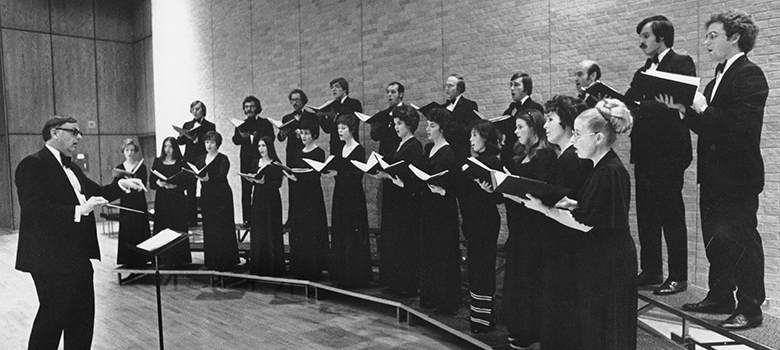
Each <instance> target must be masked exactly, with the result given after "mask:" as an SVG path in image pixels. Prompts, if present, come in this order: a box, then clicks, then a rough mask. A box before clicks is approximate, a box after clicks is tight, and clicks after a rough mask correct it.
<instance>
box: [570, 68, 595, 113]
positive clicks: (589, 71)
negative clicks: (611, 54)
mask: <svg viewBox="0 0 780 350" xmlns="http://www.w3.org/2000/svg"><path fill="white" fill-rule="evenodd" d="M599 79H601V67H599V64H598V63H596V61H591V60H585V61H582V62H580V63H579V64H578V65H577V69H576V70H575V71H574V85H576V86H577V97H579V98H580V100H582V101H583V102H585V104H587V105H588V108H593V107H596V103H598V102H599V99H598V98H597V97H596V96H593V95H591V94H589V93H587V92H586V91H585V89H587V88H588V87H589V86H591V85H592V84H593V83H594V82H596V80H599Z"/></svg>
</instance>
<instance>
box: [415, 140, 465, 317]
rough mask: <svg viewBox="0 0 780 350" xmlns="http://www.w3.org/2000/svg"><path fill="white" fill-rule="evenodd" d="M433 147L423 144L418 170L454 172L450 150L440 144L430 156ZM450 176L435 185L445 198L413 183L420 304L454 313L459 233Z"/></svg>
mask: <svg viewBox="0 0 780 350" xmlns="http://www.w3.org/2000/svg"><path fill="white" fill-rule="evenodd" d="M432 148H433V144H432V143H429V144H427V145H425V155H424V156H423V159H422V160H421V161H420V164H419V168H420V170H422V171H424V172H426V173H428V174H435V173H438V172H441V171H444V170H448V171H449V173H450V174H451V173H454V172H455V171H456V170H458V169H457V165H456V163H455V153H454V151H453V149H452V147H451V146H450V145H449V144H448V145H444V146H442V147H441V148H439V150H438V151H436V153H434V154H433V155H431V149H432ZM453 178H454V175H449V174H448V175H444V176H443V177H442V179H441V180H439V181H437V184H438V185H439V186H441V187H443V188H444V189H445V190H446V195H444V196H441V195H439V194H436V193H433V192H431V190H430V189H429V188H428V186H427V184H425V183H422V182H419V181H418V182H417V184H418V189H419V191H420V193H421V195H420V207H421V208H422V209H423V211H422V212H421V213H420V216H421V224H420V279H419V283H420V305H421V306H422V307H428V308H431V307H433V308H436V309H438V311H439V312H442V313H455V312H457V311H458V308H459V307H460V260H461V254H460V234H459V230H458V204H457V202H456V199H455V194H454V193H453V192H455V182H454V180H453Z"/></svg>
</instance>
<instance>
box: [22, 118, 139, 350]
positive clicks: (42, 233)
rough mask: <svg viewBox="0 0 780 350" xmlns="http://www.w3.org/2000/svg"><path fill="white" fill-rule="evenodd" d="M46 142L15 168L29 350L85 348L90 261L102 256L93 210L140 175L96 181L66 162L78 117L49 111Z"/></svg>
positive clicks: (91, 312)
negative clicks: (32, 294)
mask: <svg viewBox="0 0 780 350" xmlns="http://www.w3.org/2000/svg"><path fill="white" fill-rule="evenodd" d="M41 134H42V136H43V140H44V141H45V146H44V147H43V149H41V150H40V151H38V152H36V153H33V154H31V155H29V156H27V157H25V158H24V159H23V160H22V161H21V162H20V163H19V165H18V166H17V168H16V174H15V182H16V189H17V194H18V196H19V205H20V207H21V222H20V225H19V246H18V249H17V252H16V269H17V270H20V271H24V272H29V273H30V275H31V276H32V279H33V282H34V283H35V290H36V292H37V294H38V302H39V303H40V306H39V307H38V313H37V315H36V316H35V321H34V322H33V326H32V332H31V333H30V340H29V344H28V348H29V349H57V348H58V346H59V342H60V336H61V335H62V334H63V332H64V333H65V344H64V345H65V346H64V348H65V349H66V350H71V349H89V348H90V347H91V344H92V332H93V328H94V324H95V293H94V286H93V282H92V279H93V273H92V271H93V270H92V263H91V262H90V259H100V248H99V246H98V240H97V230H96V228H95V215H94V210H95V209H97V208H99V207H101V206H102V205H104V204H106V203H108V202H109V201H112V200H114V199H117V198H119V197H120V196H121V195H122V193H123V191H126V192H129V191H130V190H142V189H143V188H144V187H143V183H142V182H141V180H140V179H121V180H119V181H118V182H117V183H116V184H110V185H107V186H102V187H101V186H100V185H98V184H96V183H95V182H93V181H92V180H90V179H88V178H87V177H86V176H85V175H84V173H83V172H82V170H81V168H80V167H79V166H78V165H76V164H71V156H73V154H74V153H75V152H76V149H77V148H78V144H79V141H80V140H81V137H82V133H81V131H79V126H78V124H77V123H76V119H73V118H71V117H66V116H55V117H53V118H51V119H49V120H48V121H46V123H45V124H44V126H43V130H42V132H41Z"/></svg>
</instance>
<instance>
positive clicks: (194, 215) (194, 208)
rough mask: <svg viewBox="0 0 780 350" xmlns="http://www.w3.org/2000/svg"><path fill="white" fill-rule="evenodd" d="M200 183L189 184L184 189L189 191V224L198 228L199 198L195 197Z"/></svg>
mask: <svg viewBox="0 0 780 350" xmlns="http://www.w3.org/2000/svg"><path fill="white" fill-rule="evenodd" d="M197 187H198V182H197V181H192V182H188V183H187V187H184V189H185V190H186V191H187V223H188V224H189V225H190V226H198V197H197V196H196V195H195V191H196V190H197Z"/></svg>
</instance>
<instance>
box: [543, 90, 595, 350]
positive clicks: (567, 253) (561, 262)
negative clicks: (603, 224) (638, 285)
mask: <svg viewBox="0 0 780 350" xmlns="http://www.w3.org/2000/svg"><path fill="white" fill-rule="evenodd" d="M586 109H588V106H587V105H586V104H585V102H583V101H582V100H580V99H578V98H575V97H571V96H565V95H556V96H554V97H553V98H552V99H550V100H549V101H547V103H545V110H546V111H547V122H546V123H545V124H544V128H545V130H546V131H547V140H548V141H549V142H550V143H551V144H553V145H555V146H557V148H556V154H557V155H558V159H557V161H556V163H555V170H554V172H553V175H552V176H551V182H550V183H551V184H552V185H557V186H560V187H564V188H568V189H570V190H571V193H570V194H569V195H568V197H569V198H572V199H575V200H576V199H578V198H579V196H578V193H579V189H580V188H581V187H582V184H583V182H585V178H586V177H587V176H588V174H589V173H590V170H591V168H593V163H592V162H591V161H590V160H588V159H581V158H579V157H577V149H576V148H575V147H574V119H575V118H577V116H578V115H579V114H580V113H581V112H583V111H585V110H586ZM581 236H582V235H581V234H580V233H579V232H578V231H576V230H574V229H572V228H569V227H566V226H564V225H561V224H559V223H557V222H550V226H549V229H548V231H547V232H546V233H545V234H544V235H543V237H542V240H543V241H542V242H543V256H544V266H543V270H542V295H543V296H544V300H545V302H544V303H543V305H544V309H543V310H542V314H543V315H545V317H544V318H543V319H542V326H541V329H542V335H541V342H542V346H543V347H544V348H546V349H548V348H549V349H576V348H579V344H580V333H579V324H580V321H579V312H578V309H577V304H578V303H577V301H576V283H574V282H573V281H574V278H575V276H574V270H575V268H576V266H575V262H574V258H575V254H576V251H577V249H578V248H579V240H580V239H582V237H581Z"/></svg>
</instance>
